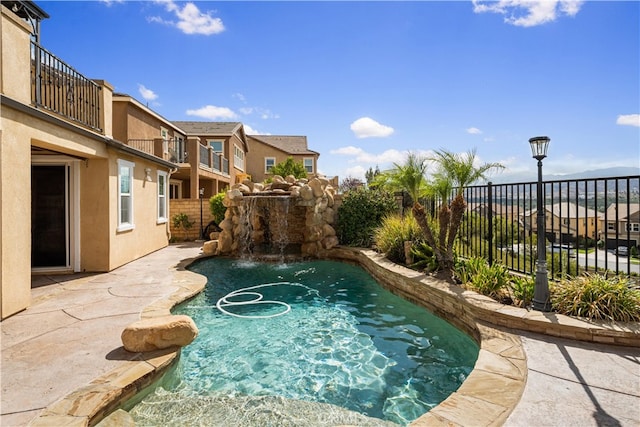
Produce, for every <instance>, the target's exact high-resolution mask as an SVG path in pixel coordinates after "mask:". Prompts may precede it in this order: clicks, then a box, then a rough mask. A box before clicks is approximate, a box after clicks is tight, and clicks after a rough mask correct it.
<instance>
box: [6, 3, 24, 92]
mask: <svg viewBox="0 0 640 427" xmlns="http://www.w3.org/2000/svg"><path fill="white" fill-rule="evenodd" d="M0 7H1V8H2V21H1V25H0V29H1V30H2V31H1V32H0V33H1V34H2V35H0V58H1V59H0V60H1V61H2V62H1V63H0V66H1V67H0V76H1V77H0V92H2V93H3V94H4V95H7V96H10V97H11V98H13V99H15V100H17V101H21V102H24V103H26V104H28V103H29V102H31V89H30V87H31V83H30V79H31V76H30V73H29V70H30V67H31V65H30V62H31V59H30V51H31V50H30V43H31V41H30V31H31V27H30V26H29V25H28V24H27V23H26V22H25V21H23V20H21V19H20V18H18V17H17V16H16V15H15V14H14V13H13V12H11V11H10V10H9V9H7V8H6V7H5V6H0Z"/></svg>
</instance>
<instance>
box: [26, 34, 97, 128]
mask: <svg viewBox="0 0 640 427" xmlns="http://www.w3.org/2000/svg"><path fill="white" fill-rule="evenodd" d="M100 90H101V87H100V86H98V85H97V84H96V83H95V82H93V81H92V80H90V79H88V78H86V77H85V76H83V75H82V74H80V73H79V72H77V71H76V70H75V69H74V68H73V67H71V66H69V65H67V64H66V63H65V62H63V61H61V60H60V59H58V58H57V57H56V56H55V55H53V54H52V53H50V52H49V51H47V50H46V49H44V48H43V47H41V46H40V45H39V44H37V43H36V42H34V41H32V42H31V101H32V102H33V104H34V105H35V106H36V107H38V108H42V109H45V110H49V111H51V112H53V113H56V114H59V115H61V116H63V117H65V118H67V119H69V120H71V121H73V122H75V123H77V124H80V125H82V126H84V127H87V128H89V129H92V130H95V131H98V132H101V131H102V125H101V118H100Z"/></svg>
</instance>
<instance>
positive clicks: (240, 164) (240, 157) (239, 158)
mask: <svg viewBox="0 0 640 427" xmlns="http://www.w3.org/2000/svg"><path fill="white" fill-rule="evenodd" d="M233 166H235V167H236V168H237V169H240V170H241V171H243V170H244V151H242V150H241V149H240V148H238V146H237V145H234V146H233Z"/></svg>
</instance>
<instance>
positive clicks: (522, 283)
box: [509, 276, 535, 307]
mask: <svg viewBox="0 0 640 427" xmlns="http://www.w3.org/2000/svg"><path fill="white" fill-rule="evenodd" d="M509 289H510V290H511V295H512V297H513V300H514V304H515V305H517V306H519V307H529V306H530V305H531V301H533V293H534V291H535V280H534V278H533V277H522V276H512V277H511V281H510V283H509Z"/></svg>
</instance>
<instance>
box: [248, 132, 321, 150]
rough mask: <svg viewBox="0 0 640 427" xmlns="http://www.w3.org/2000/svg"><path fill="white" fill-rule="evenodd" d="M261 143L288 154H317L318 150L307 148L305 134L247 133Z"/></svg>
mask: <svg viewBox="0 0 640 427" xmlns="http://www.w3.org/2000/svg"><path fill="white" fill-rule="evenodd" d="M248 137H249V138H251V139H254V140H256V141H258V142H262V143H263V144H266V145H270V146H272V147H274V148H277V149H278V150H281V151H284V152H285V153H288V154H309V155H319V153H318V152H316V151H313V150H309V148H307V137H306V136H289V135H248Z"/></svg>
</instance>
